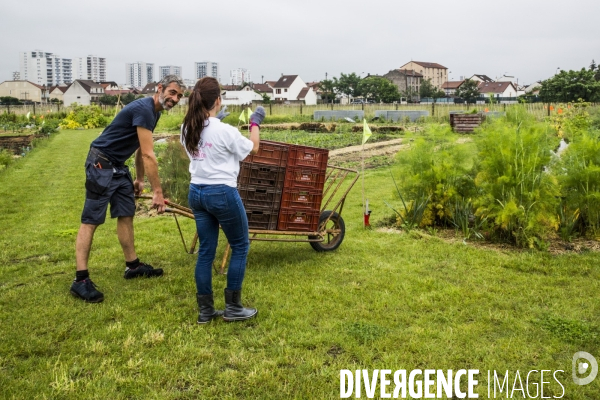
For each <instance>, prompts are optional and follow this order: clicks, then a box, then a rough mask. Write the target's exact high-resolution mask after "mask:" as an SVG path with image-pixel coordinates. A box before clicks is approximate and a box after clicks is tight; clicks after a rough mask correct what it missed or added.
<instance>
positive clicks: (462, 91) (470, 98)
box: [454, 79, 479, 103]
mask: <svg viewBox="0 0 600 400" xmlns="http://www.w3.org/2000/svg"><path fill="white" fill-rule="evenodd" d="M454 94H455V96H456V97H460V98H461V99H464V100H465V101H466V102H467V103H474V102H475V99H477V98H478V97H479V88H478V86H477V81H473V80H471V79H467V80H466V81H464V82H463V84H462V85H460V86H459V87H458V89H456V93H454Z"/></svg>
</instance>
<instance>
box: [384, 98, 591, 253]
mask: <svg viewBox="0 0 600 400" xmlns="http://www.w3.org/2000/svg"><path fill="white" fill-rule="evenodd" d="M588 108H589V107H588V105H586V104H585V103H579V104H575V105H573V106H572V107H569V108H565V111H562V109H561V112H560V113H558V114H556V115H555V116H554V117H552V119H551V121H548V122H539V121H537V120H536V119H535V118H534V117H532V116H531V115H529V114H528V113H527V112H526V110H525V108H523V107H512V108H510V109H508V111H507V115H506V116H505V117H502V118H494V119H490V120H488V122H486V123H485V124H483V125H482V126H481V127H480V128H479V129H478V131H477V134H476V135H475V136H474V141H473V142H472V143H465V144H458V143H457V142H456V141H455V139H454V137H453V135H452V133H451V132H450V131H449V129H448V127H447V126H446V125H430V126H428V127H427V128H426V131H427V132H428V136H427V137H421V138H417V139H416V140H415V142H414V143H413V144H412V146H411V149H410V150H408V151H403V152H400V153H398V155H397V158H398V163H399V167H400V168H401V169H400V175H396V176H395V180H396V181H398V182H400V185H399V186H400V187H399V189H398V192H399V193H400V196H399V197H400V200H401V201H402V204H403V209H404V211H400V214H401V216H400V218H396V219H395V220H392V221H391V222H392V223H394V224H396V225H398V226H401V227H402V226H404V225H406V216H407V215H409V214H410V215H412V216H413V217H415V216H418V217H419V218H420V219H419V220H418V221H416V222H415V223H416V225H418V226H421V227H435V226H438V227H439V226H442V227H447V226H454V227H456V228H457V229H458V230H460V231H461V232H462V233H463V234H464V235H465V237H472V236H473V237H477V238H482V237H483V236H485V237H486V238H487V239H491V240H494V241H508V242H511V243H514V244H516V245H517V246H520V247H529V248H532V247H537V248H540V249H544V248H546V247H547V245H548V244H547V243H548V241H549V240H551V239H553V238H555V237H556V236H557V235H559V236H560V237H561V238H563V239H565V240H571V239H573V238H574V237H577V236H582V237H588V238H597V237H599V235H600V223H599V222H598V221H600V202H599V201H598V199H599V198H600V146H599V145H598V139H599V138H600V130H598V129H597V128H593V126H594V125H593V124H592V119H591V117H590V113H589V112H588V111H587V110H588ZM561 137H565V138H569V140H570V142H571V145H570V146H569V147H568V148H567V149H566V150H565V151H564V152H563V153H562V154H561V156H560V157H559V156H557V155H556V154H555V153H554V150H555V149H557V148H558V147H559V140H560V138H561ZM396 204H399V203H398V202H396ZM423 204H426V206H423V207H424V208H425V209H424V211H423V212H422V213H416V214H415V210H419V209H420V207H421V206H422V205H423ZM396 207H397V206H396ZM395 210H396V211H395V212H396V213H398V211H397V210H398V209H397V208H395Z"/></svg>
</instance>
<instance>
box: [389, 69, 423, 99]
mask: <svg viewBox="0 0 600 400" xmlns="http://www.w3.org/2000/svg"><path fill="white" fill-rule="evenodd" d="M383 77H384V78H385V79H387V80H389V81H390V82H392V83H393V84H394V85H396V87H398V93H400V95H401V96H403V97H406V98H408V99H409V100H411V101H413V100H414V101H417V100H419V89H420V88H421V83H422V82H423V74H421V73H419V72H417V71H415V70H412V69H393V70H391V71H390V72H388V73H387V74H385V75H383Z"/></svg>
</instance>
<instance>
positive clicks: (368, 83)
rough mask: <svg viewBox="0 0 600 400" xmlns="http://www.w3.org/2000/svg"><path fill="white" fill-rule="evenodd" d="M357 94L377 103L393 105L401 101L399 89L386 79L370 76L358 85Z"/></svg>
mask: <svg viewBox="0 0 600 400" xmlns="http://www.w3.org/2000/svg"><path fill="white" fill-rule="evenodd" d="M356 92H357V93H360V95H361V96H364V97H365V98H367V99H370V100H375V101H376V102H384V103H392V102H394V101H398V100H400V93H399V92H398V87H397V86H396V85H394V84H393V83H392V82H390V81H389V80H387V79H385V78H381V77H378V76H368V77H366V78H364V79H362V80H361V81H360V83H359V84H358V87H357V90H356Z"/></svg>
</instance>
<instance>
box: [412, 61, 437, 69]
mask: <svg viewBox="0 0 600 400" xmlns="http://www.w3.org/2000/svg"><path fill="white" fill-rule="evenodd" d="M412 62H414V63H415V64H419V65H420V66H422V67H424V68H440V69H448V68H446V67H444V66H443V65H441V64H438V63H432V62H423V61H412ZM406 64H408V63H406ZM406 64H404V65H406Z"/></svg>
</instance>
